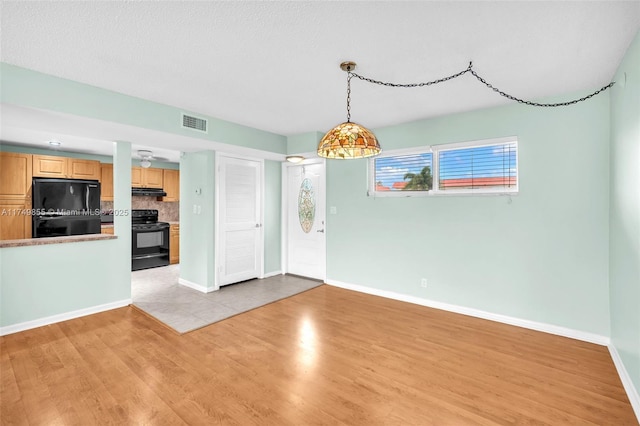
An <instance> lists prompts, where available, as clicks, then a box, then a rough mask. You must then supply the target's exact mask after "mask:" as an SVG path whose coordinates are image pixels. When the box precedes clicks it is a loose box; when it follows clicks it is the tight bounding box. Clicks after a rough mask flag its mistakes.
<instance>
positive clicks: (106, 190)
mask: <svg viewBox="0 0 640 426" xmlns="http://www.w3.org/2000/svg"><path fill="white" fill-rule="evenodd" d="M100 201H113V164H107V163H102V164H100Z"/></svg>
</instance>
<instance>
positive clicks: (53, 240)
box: [0, 234, 118, 248]
mask: <svg viewBox="0 0 640 426" xmlns="http://www.w3.org/2000/svg"><path fill="white" fill-rule="evenodd" d="M116 238H118V237H117V236H115V235H109V234H87V235H70V236H67V237H47V238H25V239H23V240H4V241H0V248H7V247H28V246H42V245H46V244H64V243H79V242H83V241H100V240H115V239H116Z"/></svg>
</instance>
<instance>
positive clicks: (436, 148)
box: [367, 136, 520, 198]
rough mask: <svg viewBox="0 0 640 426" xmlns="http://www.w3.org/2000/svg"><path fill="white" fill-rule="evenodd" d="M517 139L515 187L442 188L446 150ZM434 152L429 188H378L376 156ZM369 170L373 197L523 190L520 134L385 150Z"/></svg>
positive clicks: (502, 193)
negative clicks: (389, 189) (521, 187)
mask: <svg viewBox="0 0 640 426" xmlns="http://www.w3.org/2000/svg"><path fill="white" fill-rule="evenodd" d="M509 143H515V146H516V149H515V156H516V184H515V186H514V187H513V188H480V189H439V186H440V153H441V152H445V151H455V150H459V149H465V148H480V147H486V146H499V145H506V144H509ZM425 153H430V154H431V173H432V176H433V186H432V189H430V190H429V191H376V189H375V188H376V185H375V159H376V158H384V157H397V156H403V155H413V154H415V155H418V154H425ZM367 170H368V176H367V181H368V191H367V195H369V196H370V197H391V198H394V197H396V198H397V197H403V198H406V197H434V196H436V197H439V196H445V197H450V196H456V195H459V196H460V195H461V196H469V195H471V196H478V195H480V196H486V195H517V194H518V193H519V192H520V154H519V144H518V138H517V137H516V136H507V137H501V138H492V139H481V140H473V141H467V142H454V143H443V144H437V145H428V146H420V147H415V148H402V149H394V150H389V151H383V153H382V154H380V155H379V156H376V157H373V158H371V159H370V161H369V165H368V167H367Z"/></svg>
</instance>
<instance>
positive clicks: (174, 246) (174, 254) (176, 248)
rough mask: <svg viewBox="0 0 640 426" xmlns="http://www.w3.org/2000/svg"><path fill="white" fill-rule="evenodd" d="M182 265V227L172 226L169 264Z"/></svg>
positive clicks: (170, 229)
mask: <svg viewBox="0 0 640 426" xmlns="http://www.w3.org/2000/svg"><path fill="white" fill-rule="evenodd" d="M175 263H180V225H179V224H171V227H170V228H169V264H171V265H173V264H175Z"/></svg>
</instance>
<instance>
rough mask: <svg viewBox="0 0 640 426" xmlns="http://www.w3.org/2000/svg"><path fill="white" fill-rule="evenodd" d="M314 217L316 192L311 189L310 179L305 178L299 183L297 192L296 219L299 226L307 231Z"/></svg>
mask: <svg viewBox="0 0 640 426" xmlns="http://www.w3.org/2000/svg"><path fill="white" fill-rule="evenodd" d="M315 217H316V194H315V192H314V191H313V185H312V184H311V180H309V179H308V178H305V179H304V180H303V181H302V183H301V184H300V192H298V219H300V226H301V227H302V230H303V231H304V232H305V233H307V234H308V233H309V232H310V231H311V228H313V220H314V219H315Z"/></svg>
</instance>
